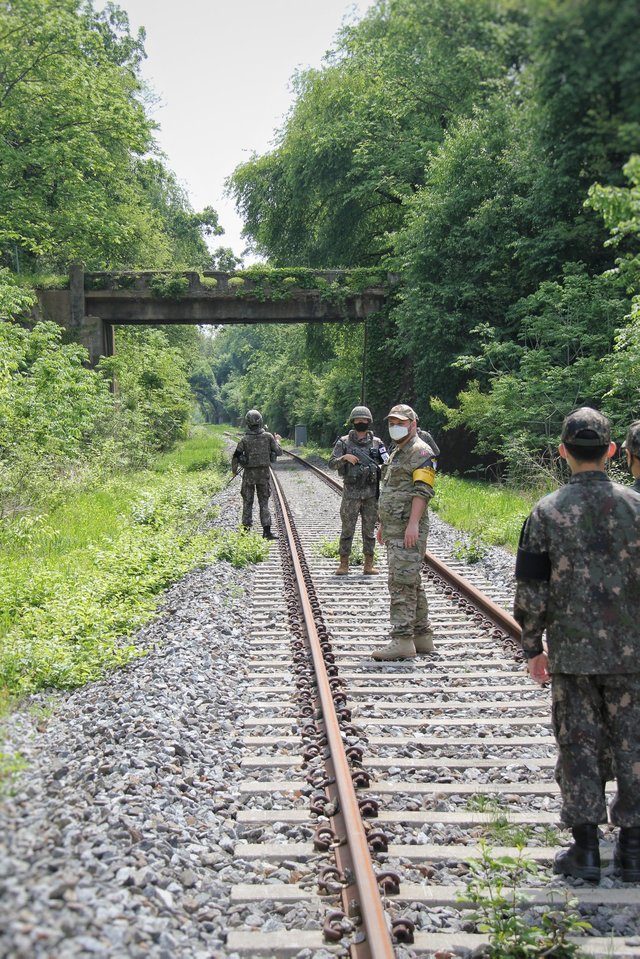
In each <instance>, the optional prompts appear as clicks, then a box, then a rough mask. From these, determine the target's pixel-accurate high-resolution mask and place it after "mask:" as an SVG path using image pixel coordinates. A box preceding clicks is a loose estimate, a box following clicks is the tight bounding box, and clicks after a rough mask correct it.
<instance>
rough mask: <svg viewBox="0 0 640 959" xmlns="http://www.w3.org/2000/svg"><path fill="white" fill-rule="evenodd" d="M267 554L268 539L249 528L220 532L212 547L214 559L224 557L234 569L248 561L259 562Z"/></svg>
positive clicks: (245, 564)
mask: <svg viewBox="0 0 640 959" xmlns="http://www.w3.org/2000/svg"><path fill="white" fill-rule="evenodd" d="M268 555H269V543H268V541H267V540H266V539H263V538H262V536H259V535H258V533H254V532H252V531H251V530H238V531H237V532H228V533H222V534H221V535H220V536H219V537H218V538H217V539H216V543H215V546H214V549H213V556H214V557H215V559H226V560H227V562H229V563H231V565H232V566H235V567H236V569H241V568H242V567H243V566H247V565H248V564H249V563H261V562H262V561H263V560H265V559H266V558H267V556H268Z"/></svg>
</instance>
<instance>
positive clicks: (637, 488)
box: [631, 477, 640, 493]
mask: <svg viewBox="0 0 640 959" xmlns="http://www.w3.org/2000/svg"><path fill="white" fill-rule="evenodd" d="M631 489H633V490H635V491H636V493H640V477H639V478H638V479H637V480H636V481H635V482H634V484H633V486H632V487H631Z"/></svg>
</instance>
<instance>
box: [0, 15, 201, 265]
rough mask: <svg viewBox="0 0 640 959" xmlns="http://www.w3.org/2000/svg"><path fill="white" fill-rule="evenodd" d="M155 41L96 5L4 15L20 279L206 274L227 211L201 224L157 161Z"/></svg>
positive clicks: (7, 148)
mask: <svg viewBox="0 0 640 959" xmlns="http://www.w3.org/2000/svg"><path fill="white" fill-rule="evenodd" d="M143 42H144V31H143V30H140V31H139V32H138V34H137V35H136V36H132V35H131V33H130V30H129V22H128V18H127V15H126V13H125V12H124V11H123V10H121V9H120V8H119V7H117V6H116V5H114V4H113V3H107V5H106V6H105V8H104V9H103V10H101V11H95V10H94V8H93V5H92V2H91V0H12V2H11V3H7V2H5V3H0V258H2V261H3V262H4V263H5V264H6V265H11V266H12V267H14V268H15V269H16V270H23V271H25V270H26V271H32V270H34V268H38V269H42V270H64V269H66V267H67V264H68V263H69V262H70V261H72V260H74V259H80V260H83V261H84V262H85V263H86V265H87V266H88V267H89V268H94V269H100V268H111V267H159V266H164V265H168V264H170V263H171V262H176V261H177V262H179V263H184V264H186V265H189V266H193V267H195V268H200V267H202V266H204V264H205V263H206V262H207V260H208V252H207V248H206V244H205V242H204V239H203V232H204V233H205V234H206V233H207V232H208V233H210V234H216V233H219V232H220V228H219V226H218V222H217V216H216V214H215V211H213V210H211V208H207V209H205V210H204V211H202V212H201V213H194V212H193V210H192V209H191V207H190V205H189V204H188V202H187V200H186V197H185V195H184V191H182V189H181V188H180V187H179V185H178V184H177V182H176V179H175V177H174V175H173V174H172V173H170V172H169V171H168V170H167V169H166V168H165V166H164V165H163V163H162V162H161V160H160V159H158V158H157V157H153V156H150V154H152V153H153V151H154V150H155V143H154V139H153V135H154V130H155V124H154V123H153V122H152V121H151V120H150V118H149V117H148V116H147V115H146V112H145V105H144V99H145V91H144V88H143V84H142V81H141V79H140V75H139V66H140V62H141V59H142V58H143V57H144V56H145V53H144V47H143Z"/></svg>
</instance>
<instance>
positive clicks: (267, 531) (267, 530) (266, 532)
mask: <svg viewBox="0 0 640 959" xmlns="http://www.w3.org/2000/svg"><path fill="white" fill-rule="evenodd" d="M262 538H263V539H277V538H278V537H277V536H274V535H273V533H272V532H271V527H270V526H263V527H262Z"/></svg>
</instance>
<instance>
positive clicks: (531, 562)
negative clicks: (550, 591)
mask: <svg viewBox="0 0 640 959" xmlns="http://www.w3.org/2000/svg"><path fill="white" fill-rule="evenodd" d="M529 519H530V517H528V518H527V519H526V520H525V521H524V523H523V525H522V529H521V531H520V543H519V545H518V552H517V554H516V570H515V576H516V579H537V580H541V581H542V582H549V580H550V579H551V559H550V558H549V554H548V553H547V552H543V553H534V552H533V551H532V550H528V549H524V547H523V546H522V543H523V542H524V540H525V538H526V536H527V533H528V524H529Z"/></svg>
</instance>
